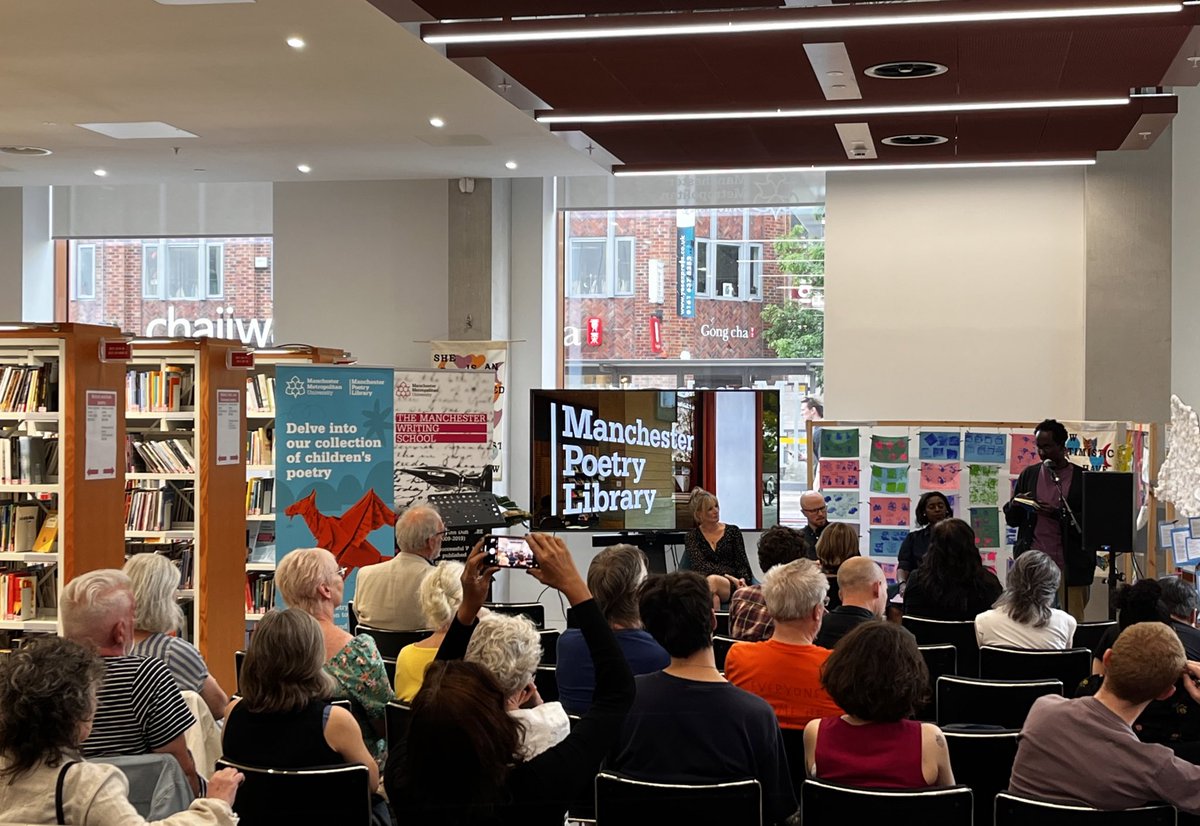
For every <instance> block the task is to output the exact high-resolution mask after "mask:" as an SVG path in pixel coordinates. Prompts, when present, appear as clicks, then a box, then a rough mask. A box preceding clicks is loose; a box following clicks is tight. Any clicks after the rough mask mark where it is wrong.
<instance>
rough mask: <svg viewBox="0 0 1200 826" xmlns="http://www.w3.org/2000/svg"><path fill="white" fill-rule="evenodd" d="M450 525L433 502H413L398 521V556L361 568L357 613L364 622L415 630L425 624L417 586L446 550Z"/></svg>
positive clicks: (357, 590) (390, 629)
mask: <svg viewBox="0 0 1200 826" xmlns="http://www.w3.org/2000/svg"><path fill="white" fill-rule="evenodd" d="M445 533H446V526H445V525H444V524H442V517H441V516H439V515H438V512H437V511H436V510H435V509H434V508H433V507H432V506H430V505H413V506H412V507H411V508H409V509H408V510H406V511H405V512H404V513H403V514H402V515H401V516H400V518H399V520H397V522H396V551H397V553H396V555H395V556H394V557H392V558H391V559H390V560H388V561H387V562H381V563H379V564H378V565H369V566H367V567H366V568H360V569H359V571H358V585H357V587H356V588H355V591H354V612H355V613H356V614H357V615H358V621H359V622H360V623H362V624H363V625H370V626H372V627H374V628H386V629H387V630H389V631H414V630H416V629H418V628H422V627H423V626H424V625H425V615H424V614H423V613H422V612H421V603H420V600H419V599H418V597H417V589H418V588H419V587H420V586H421V580H423V579H424V578H425V575H426V574H428V573H429V572H430V571H432V570H433V565H434V561H435V560H436V559H437V558H438V556H439V555H440V554H441V552H442V536H444V535H445Z"/></svg>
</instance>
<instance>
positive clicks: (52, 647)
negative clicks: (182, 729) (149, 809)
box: [0, 637, 245, 826]
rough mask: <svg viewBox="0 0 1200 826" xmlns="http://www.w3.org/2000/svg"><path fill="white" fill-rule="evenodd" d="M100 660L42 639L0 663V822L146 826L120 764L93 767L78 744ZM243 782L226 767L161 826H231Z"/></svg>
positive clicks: (74, 646) (61, 641) (92, 704)
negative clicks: (0, 819) (204, 790)
mask: <svg viewBox="0 0 1200 826" xmlns="http://www.w3.org/2000/svg"><path fill="white" fill-rule="evenodd" d="M104 676H105V667H104V663H103V661H102V660H101V659H100V657H97V656H96V655H95V654H93V653H92V652H91V651H90V650H89V649H88V648H85V647H84V646H82V645H80V644H79V643H77V642H74V641H72V640H69V639H66V638H62V637H41V638H37V639H34V640H32V641H31V642H28V643H26V644H25V645H24V646H22V647H21V648H19V649H17V650H16V651H14V652H13V653H12V654H11V655H10V656H9V657H7V658H6V659H5V660H3V661H0V813H2V814H0V817H3V819H4V820H5V821H6V822H12V823H56V822H57V823H71V824H74V826H144V825H145V824H146V823H147V821H146V820H145V819H143V818H142V816H141V815H139V814H138V813H137V810H136V809H134V807H133V805H132V804H131V803H130V802H129V782H128V781H127V780H126V779H125V775H124V774H123V773H122V772H121V770H120V769H118V768H117V767H116V766H113V765H111V764H109V763H90V762H88V761H87V760H84V759H83V757H82V756H81V755H80V752H79V745H80V743H82V742H83V741H84V740H85V739H87V736H88V734H89V733H90V732H91V728H92V718H93V716H94V715H95V713H96V692H97V690H98V689H99V686H100V683H101V681H102V680H103V679H104ZM244 779H245V778H244V777H243V776H242V774H241V772H238V771H236V770H234V769H222V770H221V771H219V772H217V773H216V774H214V775H213V776H212V778H210V779H209V781H208V792H207V796H206V797H201V798H199V799H197V800H194V801H192V804H191V806H189V807H188V808H187V809H186V810H185V811H182V812H178V813H176V814H174V815H171V816H170V817H168V818H166V819H165V820H160V821H156V823H157V824H159V826H234V824H236V823H237V817H236V816H235V815H234V814H233V809H232V805H233V801H234V798H235V797H236V795H237V789H238V786H239V785H241V783H242V781H243V780H244Z"/></svg>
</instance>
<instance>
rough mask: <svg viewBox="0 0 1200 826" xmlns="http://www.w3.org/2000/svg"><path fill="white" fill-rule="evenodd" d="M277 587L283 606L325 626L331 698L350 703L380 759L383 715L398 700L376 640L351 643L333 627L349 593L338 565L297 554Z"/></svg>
mask: <svg viewBox="0 0 1200 826" xmlns="http://www.w3.org/2000/svg"><path fill="white" fill-rule="evenodd" d="M275 585H276V587H277V588H279V593H280V595H282V596H283V600H284V602H286V603H287V604H288V605H289V606H290V607H292V608H299V609H300V610H301V611H304V612H305V613H306V614H309V615H310V616H311V617H313V619H315V620H316V621H317V623H318V624H319V625H320V626H321V636H322V639H323V641H324V643H325V671H327V672H328V673H329V676H331V677H333V681H334V690H333V696H334V697H335V698H343V699H347V700H349V701H350V704H351V707H352V709H353V711H354V716H355V718H356V719H357V720H358V724H359V728H361V729H362V734H363V739H364V741H366V744H367V748H369V749H370V750H371V753H372V754H373V755H374V756H375V758H376V759H377V760H378V759H381V758H382V757H383V755H384V753H385V752H386V750H387V742H386V740H385V739H384V735H385V733H386V729H385V728H384V710H385V709H386V708H387V704H388V701H390V700H392V699H393V696H394V695H393V694H392V686H391V683H390V682H388V677H387V671H386V669H385V668H384V666H383V658H382V657H381V656H380V655H379V648H378V647H377V646H376V645H375V640H374V639H373V638H372V637H371V636H370V635H368V634H359V635H358V636H356V637H352V636H350V635H349V634H347V633H346V632H345V630H343V629H342V628H341V627H339V626H338V625H337V624H336V623H335V622H334V621H333V613H334V609H335V608H337V606H339V605H341V604H342V597H343V595H344V589H345V587H346V583H345V582H344V581H343V580H342V574H341V571H340V570H339V569H338V564H337V560H336V559H334V556H333V554H331V553H330V552H329V551H327V550H325V549H324V548H298V549H296V550H294V551H291V552H289V553H287V554H285V555H284V557H283V559H281V560H279V564H278V565H277V566H276V568H275Z"/></svg>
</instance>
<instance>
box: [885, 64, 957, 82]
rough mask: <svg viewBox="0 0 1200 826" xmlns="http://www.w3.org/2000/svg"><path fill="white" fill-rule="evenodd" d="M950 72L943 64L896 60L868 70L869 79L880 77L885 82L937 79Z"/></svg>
mask: <svg viewBox="0 0 1200 826" xmlns="http://www.w3.org/2000/svg"><path fill="white" fill-rule="evenodd" d="M947 71H949V70H948V69H947V68H946V67H945V66H943V65H942V64H941V63H930V62H929V61H928V60H896V61H893V62H891V63H878V64H876V65H874V66H872V67H870V68H869V69H867V70H866V75H867V76H868V77H878V78H883V79H884V80H907V79H909V78H914V77H936V76H937V75H944V74H946V72H947Z"/></svg>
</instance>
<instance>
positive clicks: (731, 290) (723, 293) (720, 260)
mask: <svg viewBox="0 0 1200 826" xmlns="http://www.w3.org/2000/svg"><path fill="white" fill-rule="evenodd" d="M716 247H717V252H716V258H715V261H714V264H713V269H714V270H716V285H717V291H716V297H717V298H737V297H738V296H739V294H740V292H739V290H738V270H739V267H738V258H740V257H741V251H742V245H741V244H717V245H716Z"/></svg>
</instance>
